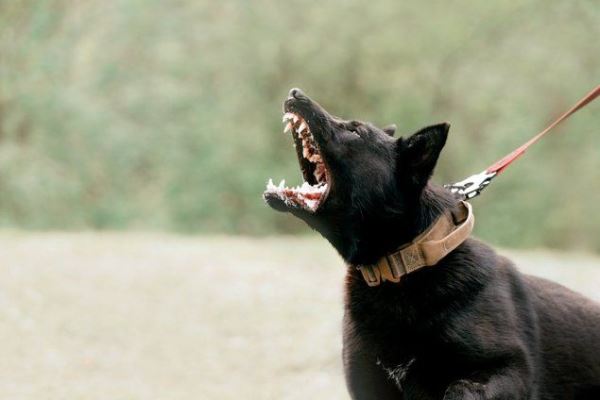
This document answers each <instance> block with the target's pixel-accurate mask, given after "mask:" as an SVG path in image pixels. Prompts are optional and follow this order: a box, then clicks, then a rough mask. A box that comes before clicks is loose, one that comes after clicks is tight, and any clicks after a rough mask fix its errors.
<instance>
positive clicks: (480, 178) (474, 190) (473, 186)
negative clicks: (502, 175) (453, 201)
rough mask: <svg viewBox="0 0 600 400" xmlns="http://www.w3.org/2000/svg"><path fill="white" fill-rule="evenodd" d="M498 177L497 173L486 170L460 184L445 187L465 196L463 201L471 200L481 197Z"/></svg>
mask: <svg viewBox="0 0 600 400" xmlns="http://www.w3.org/2000/svg"><path fill="white" fill-rule="evenodd" d="M496 175H497V172H488V171H487V170H485V171H483V172H480V173H478V174H475V175H471V176H470V177H468V178H467V179H464V180H462V181H460V182H456V183H453V184H448V185H444V187H445V188H447V189H450V191H451V192H452V193H457V194H459V195H461V196H463V200H470V199H472V198H474V197H477V196H479V195H480V194H481V192H482V191H483V189H485V188H486V187H487V185H489V184H490V182H491V181H492V179H493V178H494V177H495V176H496Z"/></svg>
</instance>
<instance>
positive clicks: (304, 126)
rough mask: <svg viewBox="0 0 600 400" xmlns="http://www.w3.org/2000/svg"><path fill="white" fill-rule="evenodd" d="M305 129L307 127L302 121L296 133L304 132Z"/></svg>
mask: <svg viewBox="0 0 600 400" xmlns="http://www.w3.org/2000/svg"><path fill="white" fill-rule="evenodd" d="M305 129H308V125H306V122H304V121H302V123H301V124H300V127H299V128H298V132H304V130H305Z"/></svg>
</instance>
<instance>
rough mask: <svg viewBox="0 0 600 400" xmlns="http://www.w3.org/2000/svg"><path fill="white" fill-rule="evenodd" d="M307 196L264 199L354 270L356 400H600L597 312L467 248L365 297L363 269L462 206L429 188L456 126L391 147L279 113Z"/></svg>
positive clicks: (381, 139) (312, 117)
mask: <svg viewBox="0 0 600 400" xmlns="http://www.w3.org/2000/svg"><path fill="white" fill-rule="evenodd" d="M284 108H285V112H286V114H285V115H284V122H287V125H286V131H287V130H291V131H292V136H293V137H294V142H295V145H296V150H297V153H298V159H299V162H300V167H301V170H302V174H303V176H304V179H305V181H306V182H305V183H304V184H303V185H302V186H299V187H295V188H287V187H284V185H283V184H281V185H279V186H275V185H273V184H272V182H270V183H269V185H268V186H267V190H266V192H265V194H264V198H265V200H266V201H267V203H268V204H269V205H270V206H271V207H273V208H275V209H277V210H280V211H287V212H290V213H292V214H293V215H295V216H297V217H298V218H301V219H302V220H304V221H305V222H306V223H308V225H310V226H311V227H312V228H314V229H316V230H317V231H318V232H320V233H321V234H322V235H323V236H324V237H325V238H326V239H327V240H328V241H329V242H330V243H331V244H332V245H333V246H334V247H335V248H336V250H337V251H338V252H339V253H340V255H341V256H342V257H343V258H344V260H345V261H346V262H347V264H348V266H349V267H348V273H347V278H346V298H345V317H344V352H343V360H344V367H345V374H346V381H347V386H348V390H349V391H350V394H351V396H352V398H354V399H379V400H381V399H556V400H564V399H600V307H599V306H598V304H596V303H594V302H592V301H591V300H588V299H586V298H584V297H582V296H580V295H578V294H577V293H574V292H572V291H570V290H569V289H566V288H564V287H562V286H560V285H558V284H556V283H553V282H550V281H547V280H544V279H540V278H535V277H532V276H527V275H523V274H521V273H519V272H518V271H517V270H516V269H515V267H514V266H513V265H512V263H511V262H510V261H509V260H507V259H506V258H504V257H502V256H499V255H497V254H496V253H495V252H494V250H492V249H491V248H490V247H489V246H487V245H485V244H484V243H481V242H479V241H477V240H476V239H472V238H468V239H466V240H464V241H462V243H461V244H460V245H459V246H458V247H456V248H455V249H454V250H452V251H450V252H449V253H448V254H447V255H446V256H445V257H443V258H442V259H441V261H439V262H438V263H437V264H436V265H432V266H428V267H425V268H421V269H419V270H417V271H415V272H412V273H410V274H408V275H406V276H403V277H402V279H400V280H399V282H381V284H380V285H378V286H374V287H371V286H369V285H368V284H367V283H366V281H365V279H364V277H363V275H362V273H361V271H359V270H358V269H357V267H360V266H370V265H375V264H377V263H378V262H379V260H380V259H381V258H382V257H384V256H386V255H389V254H391V253H393V252H395V251H396V250H397V249H398V248H400V247H401V246H402V245H404V244H406V243H410V242H411V241H412V240H413V239H415V238H416V237H417V236H418V235H419V234H421V233H422V232H424V231H426V230H427V229H428V228H429V227H431V226H432V224H434V222H435V221H437V220H438V218H440V217H441V216H442V215H445V213H448V212H451V211H455V210H457V209H458V208H459V207H460V204H461V203H460V201H459V200H458V199H457V198H455V197H454V196H453V195H452V194H450V193H449V192H448V191H446V190H445V189H442V188H438V187H435V186H433V185H431V184H429V183H428V180H429V178H430V176H431V174H432V172H433V169H434V166H435V164H436V162H437V159H438V156H439V154H440V151H441V150H442V147H443V146H444V144H445V142H446V137H447V135H448V129H449V125H448V124H439V125H434V126H430V127H427V128H424V129H422V130H420V131H419V132H417V133H415V134H414V135H412V136H410V137H408V138H406V139H404V138H399V139H394V138H393V137H392V135H393V133H394V127H389V128H385V129H379V128H377V127H375V126H373V125H372V124H369V123H364V122H359V121H344V120H342V119H339V118H336V117H334V116H332V115H330V114H329V113H327V112H326V111H325V110H324V109H323V108H322V107H321V106H319V105H318V104H317V103H315V102H314V101H312V100H311V99H309V98H308V97H307V96H306V95H304V94H303V93H302V92H301V91H300V90H298V89H292V90H291V91H290V94H289V97H288V98H287V99H286V101H285V103H284Z"/></svg>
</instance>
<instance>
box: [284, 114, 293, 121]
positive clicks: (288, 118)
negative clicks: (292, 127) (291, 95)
mask: <svg viewBox="0 0 600 400" xmlns="http://www.w3.org/2000/svg"><path fill="white" fill-rule="evenodd" d="M293 118H294V114H293V113H291V112H286V113H285V114H283V120H282V122H285V121H289V120H290V119H293Z"/></svg>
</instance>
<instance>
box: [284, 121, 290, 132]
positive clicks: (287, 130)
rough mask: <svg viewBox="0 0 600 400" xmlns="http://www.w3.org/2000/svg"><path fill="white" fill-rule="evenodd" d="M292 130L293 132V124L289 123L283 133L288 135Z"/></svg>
mask: <svg viewBox="0 0 600 400" xmlns="http://www.w3.org/2000/svg"><path fill="white" fill-rule="evenodd" d="M291 130H292V123H291V122H288V123H287V125H286V126H285V128H284V129H283V133H288V132H289V131H291Z"/></svg>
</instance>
